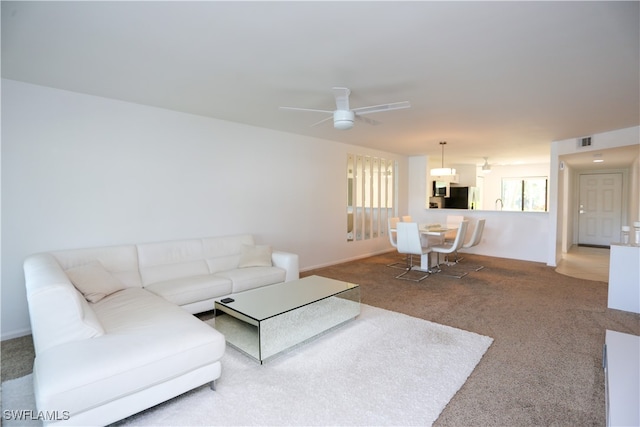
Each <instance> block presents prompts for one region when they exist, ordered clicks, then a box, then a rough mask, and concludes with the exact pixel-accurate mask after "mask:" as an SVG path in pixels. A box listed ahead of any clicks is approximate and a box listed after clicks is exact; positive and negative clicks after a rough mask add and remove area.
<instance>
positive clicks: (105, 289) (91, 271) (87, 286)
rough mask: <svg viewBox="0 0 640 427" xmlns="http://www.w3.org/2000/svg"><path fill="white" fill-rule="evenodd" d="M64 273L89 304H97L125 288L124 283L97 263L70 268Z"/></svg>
mask: <svg viewBox="0 0 640 427" xmlns="http://www.w3.org/2000/svg"><path fill="white" fill-rule="evenodd" d="M66 273H67V276H69V279H71V283H73V285H74V286H75V287H76V288H77V289H78V290H79V291H80V292H82V295H84V297H85V298H86V299H87V301H89V302H98V301H100V300H101V299H102V298H104V297H106V296H107V295H111V294H112V293H114V292H118V291H120V290H122V289H124V288H125V285H124V283H122V282H121V281H120V280H118V279H116V278H115V277H114V276H113V275H112V274H111V273H109V272H108V271H107V270H106V269H105V268H104V267H103V266H102V264H101V263H100V262H98V261H93V262H90V263H89V264H86V265H81V266H79V267H74V268H70V269H69V270H67V271H66Z"/></svg>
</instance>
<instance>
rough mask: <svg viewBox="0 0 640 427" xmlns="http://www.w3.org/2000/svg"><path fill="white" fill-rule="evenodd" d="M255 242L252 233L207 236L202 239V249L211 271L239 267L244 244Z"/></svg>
mask: <svg viewBox="0 0 640 427" xmlns="http://www.w3.org/2000/svg"><path fill="white" fill-rule="evenodd" d="M254 244H255V242H254V240H253V236H252V235H251V234H240V235H236V236H222V237H205V238H204V239H202V251H203V254H204V257H205V259H206V260H207V265H208V266H209V273H216V272H218V271H226V270H232V269H234V268H238V261H240V253H241V252H242V246H243V245H250V246H253V245H254Z"/></svg>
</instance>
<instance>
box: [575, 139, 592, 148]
mask: <svg viewBox="0 0 640 427" xmlns="http://www.w3.org/2000/svg"><path fill="white" fill-rule="evenodd" d="M584 147H591V137H590V136H587V137H586V138H579V139H578V148H584Z"/></svg>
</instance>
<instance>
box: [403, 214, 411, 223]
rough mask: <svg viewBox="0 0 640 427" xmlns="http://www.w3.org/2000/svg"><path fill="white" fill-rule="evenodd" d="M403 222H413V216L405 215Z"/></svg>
mask: <svg viewBox="0 0 640 427" xmlns="http://www.w3.org/2000/svg"><path fill="white" fill-rule="evenodd" d="M402 222H412V218H411V215H405V216H403V217H402Z"/></svg>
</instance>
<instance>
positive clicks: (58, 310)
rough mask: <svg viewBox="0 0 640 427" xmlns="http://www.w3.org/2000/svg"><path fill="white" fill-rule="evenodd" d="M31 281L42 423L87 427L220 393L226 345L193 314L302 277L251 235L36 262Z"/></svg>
mask: <svg viewBox="0 0 640 427" xmlns="http://www.w3.org/2000/svg"><path fill="white" fill-rule="evenodd" d="M24 271H25V279H26V290H27V299H28V303H29V315H30V319H31V328H32V334H33V340H34V345H35V351H36V358H35V361H34V369H33V381H34V393H35V398H36V405H37V409H38V413H39V414H43V415H44V418H43V421H44V424H45V425H84V426H86V425H106V424H109V423H112V422H114V421H117V420H120V419H122V418H125V417H127V416H130V415H132V414H135V413H137V412H140V411H142V410H144V409H147V408H149V407H151V406H154V405H156V404H158V403H160V402H163V401H165V400H168V399H170V398H173V397H175V396H178V395H180V394H182V393H184V392H186V391H188V390H191V389H193V388H196V387H199V386H201V385H203V384H207V383H211V384H212V387H213V384H214V383H213V382H214V381H215V380H216V379H217V378H219V377H220V375H221V363H220V359H221V358H222V356H223V354H224V351H225V339H224V336H223V335H222V334H220V333H219V332H218V331H216V330H215V329H213V328H211V327H210V326H208V325H207V324H205V323H204V322H202V321H200V320H199V319H198V318H196V317H195V316H193V314H195V313H199V312H204V311H208V310H212V309H213V303H214V300H216V299H219V298H223V297H226V296H229V295H233V294H235V293H238V292H242V291H245V290H248V289H253V288H256V287H260V286H268V285H270V284H275V283H280V282H284V281H289V280H294V279H297V278H298V276H299V271H298V257H297V255H295V254H291V253H286V252H279V251H271V249H270V247H268V246H256V245H255V244H254V239H253V236H252V235H249V234H246V235H239V236H225V237H210V238H201V239H188V240H179V241H169V242H159V243H144V244H134V245H122V246H111V247H101V248H89V249H73V250H63V251H55V252H48V253H40V254H35V255H31V256H29V257H28V258H27V259H26V260H25V262H24Z"/></svg>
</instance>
